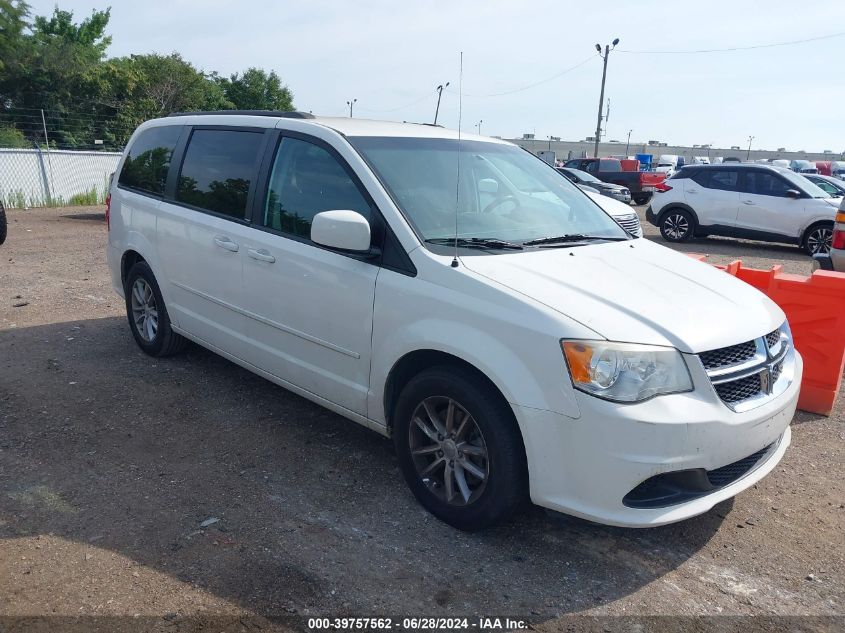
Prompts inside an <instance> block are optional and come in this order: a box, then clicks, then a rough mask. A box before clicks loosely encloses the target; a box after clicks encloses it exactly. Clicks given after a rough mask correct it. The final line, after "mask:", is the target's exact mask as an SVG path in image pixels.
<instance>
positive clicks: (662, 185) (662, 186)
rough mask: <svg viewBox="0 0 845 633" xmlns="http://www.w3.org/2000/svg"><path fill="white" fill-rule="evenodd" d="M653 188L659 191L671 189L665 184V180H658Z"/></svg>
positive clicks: (664, 191)
mask: <svg viewBox="0 0 845 633" xmlns="http://www.w3.org/2000/svg"><path fill="white" fill-rule="evenodd" d="M654 188H655V189H656V190H657V191H660V192H661V193H666V192H667V191H672V187H670V186H669V185H667V184H666V183H665V182H659V183H657V184H656V185H654Z"/></svg>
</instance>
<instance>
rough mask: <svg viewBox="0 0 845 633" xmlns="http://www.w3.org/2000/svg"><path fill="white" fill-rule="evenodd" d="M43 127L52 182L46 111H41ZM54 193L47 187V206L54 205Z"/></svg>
mask: <svg viewBox="0 0 845 633" xmlns="http://www.w3.org/2000/svg"><path fill="white" fill-rule="evenodd" d="M41 125H43V126H44V145H45V146H46V148H47V164H48V165H49V166H50V180H53V160H52V159H51V158H50V137H49V136H47V119H45V118H44V110H43V109H42V110H41ZM52 199H53V196H52V193H51V192H50V187H47V204H48V205H52Z"/></svg>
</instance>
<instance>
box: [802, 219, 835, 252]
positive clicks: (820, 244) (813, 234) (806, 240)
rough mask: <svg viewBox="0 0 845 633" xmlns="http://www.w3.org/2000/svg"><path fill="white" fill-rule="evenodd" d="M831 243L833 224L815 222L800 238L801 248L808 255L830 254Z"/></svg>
mask: <svg viewBox="0 0 845 633" xmlns="http://www.w3.org/2000/svg"><path fill="white" fill-rule="evenodd" d="M832 241H833V224H832V223H830V222H817V223H816V224H814V225H812V226H811V227H810V228H808V229H807V230H806V231H804V237H803V238H801V247H802V248H803V249H804V251H805V252H806V253H807V254H809V255H815V254H816V253H820V254H823V255H827V254H828V253H829V252H830V244H831V242H832Z"/></svg>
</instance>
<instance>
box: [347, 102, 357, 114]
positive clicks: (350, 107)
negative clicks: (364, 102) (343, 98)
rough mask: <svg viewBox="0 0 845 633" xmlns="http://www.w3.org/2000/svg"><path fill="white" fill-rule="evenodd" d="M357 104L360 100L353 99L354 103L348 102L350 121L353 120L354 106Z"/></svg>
mask: <svg viewBox="0 0 845 633" xmlns="http://www.w3.org/2000/svg"><path fill="white" fill-rule="evenodd" d="M356 103H358V99H353V100H352V101H347V102H346V105H348V106H349V118H350V119H351V118H352V106H354V105H355V104H356Z"/></svg>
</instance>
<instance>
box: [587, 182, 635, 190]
mask: <svg viewBox="0 0 845 633" xmlns="http://www.w3.org/2000/svg"><path fill="white" fill-rule="evenodd" d="M594 184H595V186H596V187H599V188H601V189H609V190H613V191H619V190H621V189H627V188H628V187H626V186H625V185H617V184H615V183H612V182H603V183H601V184H599V183H594Z"/></svg>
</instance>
